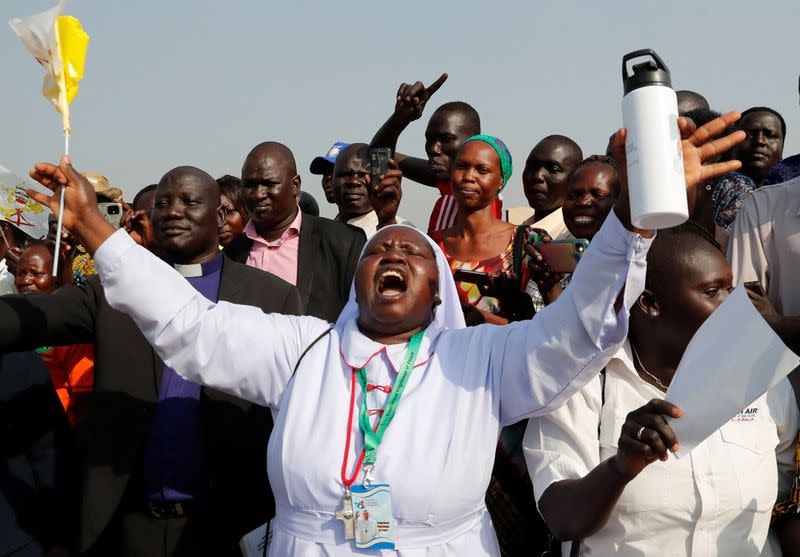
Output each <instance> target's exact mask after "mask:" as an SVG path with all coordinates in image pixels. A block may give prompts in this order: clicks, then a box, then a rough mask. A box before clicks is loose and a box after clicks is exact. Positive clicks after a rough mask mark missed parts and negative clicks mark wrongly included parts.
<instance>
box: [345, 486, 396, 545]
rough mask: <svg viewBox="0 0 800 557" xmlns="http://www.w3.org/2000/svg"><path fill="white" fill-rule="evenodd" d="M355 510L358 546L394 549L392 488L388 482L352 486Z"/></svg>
mask: <svg viewBox="0 0 800 557" xmlns="http://www.w3.org/2000/svg"><path fill="white" fill-rule="evenodd" d="M351 493H352V497H353V511H354V512H355V527H356V548H358V549H394V518H393V517H392V488H391V487H389V485H388V484H372V485H370V486H369V487H366V486H363V485H354V486H353V487H352V488H351Z"/></svg>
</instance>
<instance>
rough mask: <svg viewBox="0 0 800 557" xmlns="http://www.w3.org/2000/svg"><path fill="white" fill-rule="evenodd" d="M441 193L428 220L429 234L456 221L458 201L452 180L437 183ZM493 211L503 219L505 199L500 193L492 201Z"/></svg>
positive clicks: (497, 216) (496, 216)
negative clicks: (451, 183) (454, 193)
mask: <svg viewBox="0 0 800 557" xmlns="http://www.w3.org/2000/svg"><path fill="white" fill-rule="evenodd" d="M436 187H437V188H439V193H440V194H441V195H440V197H439V199H437V200H436V204H435V205H434V206H433V212H432V213H431V218H430V220H429V221H428V235H431V234H433V233H434V232H439V231H440V230H446V229H448V228H450V227H451V226H453V225H454V224H455V223H456V215H457V214H458V203H456V198H455V197H454V196H453V187H452V186H451V185H450V181H449V180H448V181H442V182H438V183H437V184H436ZM492 212H493V213H494V217H495V218H497V219H502V216H503V199H502V198H501V197H500V196H499V195H498V196H497V197H496V198H495V200H494V202H493V203H492Z"/></svg>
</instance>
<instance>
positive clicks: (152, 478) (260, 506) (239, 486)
mask: <svg viewBox="0 0 800 557" xmlns="http://www.w3.org/2000/svg"><path fill="white" fill-rule="evenodd" d="M154 205H155V208H154V210H153V217H152V221H153V234H154V237H155V242H156V244H157V247H158V252H159V253H161V254H162V255H163V258H164V260H165V262H166V263H167V264H170V265H173V266H174V267H175V268H176V269H177V270H178V271H179V272H180V273H181V274H182V275H183V276H184V277H186V280H187V281H189V283H191V284H192V286H194V287H195V289H196V290H197V291H198V296H204V297H206V298H208V299H209V300H212V301H214V302H216V301H218V300H225V301H229V302H233V303H238V304H245V305H252V306H256V307H258V308H260V309H261V310H262V311H264V312H267V313H270V312H278V313H288V314H299V313H301V303H300V296H299V294H298V292H297V290H296V289H295V288H294V287H293V286H292V285H290V284H288V283H286V282H285V281H283V280H281V279H279V278H277V277H275V276H272V275H270V274H268V273H264V272H262V271H260V270H257V269H252V268H250V267H247V266H245V265H241V264H238V263H235V262H233V261H231V260H229V259H228V258H226V257H224V256H223V255H221V254H220V253H219V248H218V231H219V228H220V227H221V226H222V225H223V224H224V222H225V214H224V211H223V210H222V209H221V204H220V191H219V186H218V185H217V183H216V181H215V180H214V179H213V178H212V177H211V176H209V175H208V174H206V173H205V172H203V171H202V170H199V169H197V168H193V167H189V166H183V167H179V168H175V169H173V170H170V171H169V172H167V173H166V174H165V175H164V177H163V178H162V179H161V181H160V182H159V184H158V187H157V188H156V190H155V203H154ZM134 249H139V248H134ZM231 326H235V323H232V324H231ZM77 343H94V345H95V385H94V393H93V394H92V397H93V398H92V400H91V403H90V410H89V417H88V424H87V426H86V428H87V431H86V432H81V435H82V436H83V435H86V437H87V439H88V440H89V443H88V453H87V454H86V458H85V463H86V470H85V478H86V481H85V482H84V485H83V504H82V508H83V514H82V517H81V520H82V531H81V546H82V548H83V550H91V552H92V555H96V556H105V555H115V556H123V557H126V556H134V555H148V556H159V557H168V556H169V557H171V556H178V555H192V556H195V555H201V556H204V555H208V556H212V555H213V556H217V555H223V556H227V555H238V554H239V553H238V547H237V544H238V540H239V539H240V538H241V537H242V536H243V535H244V534H246V533H247V532H249V531H250V530H252V529H253V528H255V527H256V526H258V525H260V524H262V523H264V522H265V521H266V520H267V519H268V518H269V517H270V516H272V514H273V512H274V504H273V503H272V498H271V494H270V492H269V486H268V484H267V480H266V478H267V476H266V465H265V456H264V455H265V454H266V437H265V435H264V431H265V430H269V428H271V425H272V421H271V419H270V415H269V412H268V411H266V409H265V408H262V407H259V406H256V405H252V404H250V403H247V402H244V401H241V400H238V399H235V398H233V397H231V396H229V395H227V394H224V393H222V392H219V391H215V390H213V389H209V388H206V387H201V386H200V385H197V384H194V383H191V382H188V381H185V380H184V379H182V378H181V377H180V376H178V375H177V374H176V373H175V372H174V371H173V370H172V369H171V368H169V367H167V366H166V365H165V364H164V362H162V361H161V360H160V359H159V357H158V355H157V354H156V353H155V352H154V351H153V349H152V348H151V347H150V346H149V344H148V343H147V341H146V340H145V339H144V337H143V336H142V334H141V333H140V332H139V329H138V328H137V327H136V325H135V324H134V322H133V321H131V319H130V318H129V317H128V316H127V315H125V314H123V313H120V312H118V311H116V310H114V309H112V308H111V307H110V306H109V305H108V302H107V301H106V299H105V295H104V292H103V287H102V285H101V284H100V281H99V280H98V278H97V277H92V278H90V279H89V280H88V281H87V282H86V284H82V285H80V286H65V287H63V288H61V289H59V290H58V291H56V292H55V293H54V294H51V295H49V296H40V295H36V294H29V295H28V296H25V297H20V296H4V297H2V298H0V350H3V351H7V350H20V349H29V348H36V347H39V346H53V345H66V344H77Z"/></svg>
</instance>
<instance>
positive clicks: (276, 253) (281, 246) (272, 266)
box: [244, 210, 303, 286]
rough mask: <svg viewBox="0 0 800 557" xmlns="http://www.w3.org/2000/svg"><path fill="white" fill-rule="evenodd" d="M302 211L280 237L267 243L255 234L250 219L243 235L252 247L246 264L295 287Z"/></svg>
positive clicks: (254, 228) (254, 226) (254, 227)
mask: <svg viewBox="0 0 800 557" xmlns="http://www.w3.org/2000/svg"><path fill="white" fill-rule="evenodd" d="M302 214H303V213H302V211H299V210H298V211H297V216H296V217H295V219H294V220H293V221H292V224H290V225H289V228H287V229H286V230H285V231H284V232H283V234H281V237H280V238H278V239H277V240H275V241H274V242H267V241H266V240H265V239H264V238H262V237H261V236H259V235H258V232H256V225H255V224H253V221H252V219H251V220H250V221H248V223H247V226H245V227H244V233H245V235H246V236H247V237H248V238H250V239H251V240H253V247H252V248H250V254H249V255H248V256H247V264H248V265H250V266H251V267H255V268H256V269H261V270H262V271H267V272H268V273H272V274H273V275H277V276H279V277H281V278H282V279H283V280H285V281H286V282H288V283H291V284H294V285H295V286H296V285H297V253H298V249H299V247H300V219H301V215H302Z"/></svg>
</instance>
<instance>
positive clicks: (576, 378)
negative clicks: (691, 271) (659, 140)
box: [490, 113, 744, 424]
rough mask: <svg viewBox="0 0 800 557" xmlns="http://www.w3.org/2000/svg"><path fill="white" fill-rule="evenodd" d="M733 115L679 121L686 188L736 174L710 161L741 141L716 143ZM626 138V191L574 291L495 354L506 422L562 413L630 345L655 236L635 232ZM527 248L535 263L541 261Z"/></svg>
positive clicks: (516, 330) (618, 143)
mask: <svg viewBox="0 0 800 557" xmlns="http://www.w3.org/2000/svg"><path fill="white" fill-rule="evenodd" d="M738 118H739V114H738V113H730V114H726V115H725V116H722V117H720V118H717V119H715V120H712V121H711V122H709V123H708V124H706V125H705V126H703V127H701V128H698V129H696V130H695V129H694V125H693V124H692V122H691V121H690V120H686V119H681V120H680V121H679V125H680V127H681V132H682V134H683V137H684V139H683V141H682V147H683V157H684V165H685V172H684V173H685V176H686V187H687V190H691V189H693V188H694V187H696V186H697V184H699V183H701V182H703V181H705V180H708V179H710V178H713V177H714V176H717V175H719V174H723V173H725V172H729V171H731V170H735V169H736V168H738V167H739V164H740V163H739V161H727V162H725V163H712V164H708V165H705V164H704V162H705V161H706V160H713V159H714V158H715V157H716V156H717V155H719V154H720V153H723V152H725V151H726V150H728V149H730V148H731V147H733V145H735V144H736V143H738V142H739V141H741V140H742V139H744V133H743V132H739V131H737V132H734V133H732V134H730V135H728V136H724V137H721V138H719V139H714V140H712V138H713V137H715V136H717V135H718V134H720V133H722V132H724V131H725V129H726V128H727V127H728V126H730V124H732V123H733V122H735V121H736V120H738ZM624 145H625V133H624V130H620V131H619V132H618V133H617V134H616V136H615V138H614V139H613V140H612V146H613V150H614V153H615V158H617V162H618V167H619V169H620V182H621V192H620V196H619V198H618V201H617V204H616V206H615V208H614V211H612V213H610V214H609V215H608V217H607V218H606V222H605V223H604V224H603V227H602V228H601V229H600V232H598V234H597V235H596V236H595V237H594V239H593V240H592V244H591V246H590V247H589V249H588V250H587V251H586V253H585V254H584V256H583V258H582V260H581V263H580V265H578V268H577V270H576V272H575V274H574V275H573V278H572V281H571V282H570V285H569V287H567V288H566V289H565V291H564V293H563V294H562V295H561V297H560V298H559V299H558V300H557V301H556V302H555V303H553V304H552V305H550V306H547V307H546V308H545V309H544V310H542V311H541V312H539V313H538V314H537V315H536V316H535V317H534V319H532V320H530V321H524V322H521V323H518V324H515V325H513V326H512V327H511V328H510V329H508V332H507V333H506V334H507V337H508V338H507V339H503V338H502V335H500V339H498V341H499V342H496V343H495V345H494V348H493V354H492V369H491V370H490V372H491V373H492V374H493V378H494V385H495V388H496V389H498V392H499V393H500V409H501V412H500V414H501V415H500V417H501V421H502V422H503V423H504V424H510V423H514V422H516V421H519V420H521V419H523V418H526V417H530V416H533V415H541V414H544V413H547V412H550V411H552V410H554V409H555V408H558V407H559V406H560V405H561V404H563V403H564V402H566V400H567V399H568V398H569V397H570V396H572V395H573V394H574V393H575V392H577V391H578V390H579V389H581V388H582V387H583V386H584V385H585V384H586V383H587V382H588V381H589V380H590V379H591V378H592V377H594V376H595V375H597V373H598V372H599V371H600V370H601V369H602V368H603V366H605V364H606V362H607V361H608V359H609V358H610V357H611V356H612V355H613V354H614V352H616V351H617V350H618V349H619V347H620V346H621V344H622V342H623V341H624V340H625V337H626V335H627V330H628V309H629V308H630V307H631V306H632V304H633V303H634V301H635V300H636V298H637V297H638V296H639V294H640V293H641V292H642V290H643V288H644V279H645V271H646V260H645V258H646V255H647V249H648V247H649V244H650V240H649V239H648V237H652V236H653V232H652V231H648V230H639V229H636V228H634V227H633V225H632V224H631V220H630V209H629V200H628V188H627V173H626V171H625V169H626V161H625V147H624ZM531 248H532V246H530V245H528V246H526V250H527V251H528V254H529V255H530V256H531V257H532V258H536V257H539V258H540V257H541V255H539V254H537V253H536V252H535V251H534V250H532V249H531Z"/></svg>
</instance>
